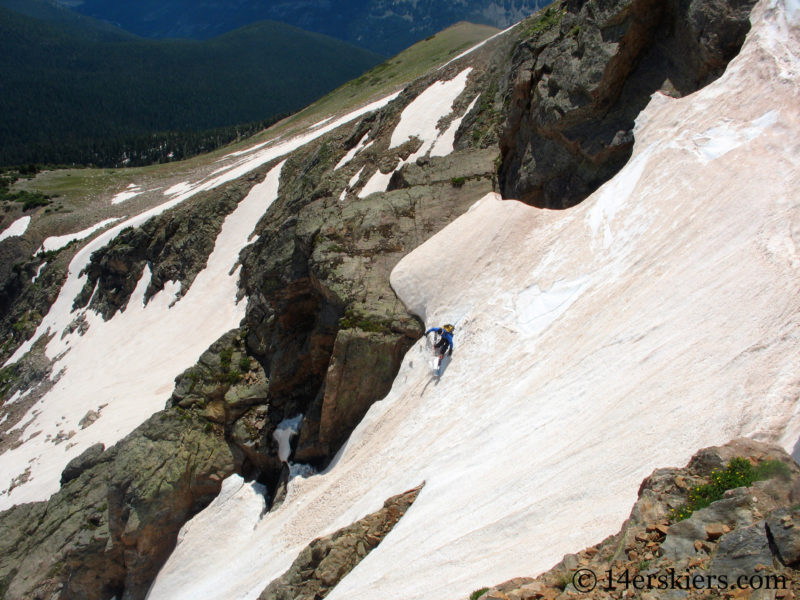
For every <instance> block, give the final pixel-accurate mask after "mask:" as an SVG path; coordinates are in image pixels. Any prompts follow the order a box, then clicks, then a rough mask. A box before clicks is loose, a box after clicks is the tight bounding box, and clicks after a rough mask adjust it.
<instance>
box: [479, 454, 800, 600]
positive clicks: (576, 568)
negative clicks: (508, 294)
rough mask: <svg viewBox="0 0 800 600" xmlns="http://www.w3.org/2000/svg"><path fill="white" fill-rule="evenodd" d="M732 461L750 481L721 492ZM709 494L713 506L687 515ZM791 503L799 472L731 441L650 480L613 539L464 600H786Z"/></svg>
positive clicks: (793, 570)
mask: <svg viewBox="0 0 800 600" xmlns="http://www.w3.org/2000/svg"><path fill="white" fill-rule="evenodd" d="M737 461H746V462H747V463H748V464H749V465H751V466H753V467H754V471H753V472H754V473H758V474H757V475H755V476H754V477H750V478H749V479H748V478H747V477H745V478H742V479H743V480H744V481H750V479H753V478H755V479H757V480H756V481H754V482H752V483H748V484H747V485H744V486H740V487H731V486H733V485H736V483H737V482H738V481H740V478H739V475H738V474H737V473H736V471H737V469H739V467H737V464H742V463H741V462H738V463H737ZM758 465H760V466H761V468H760V469H759V468H758ZM744 467H747V468H744V469H741V470H742V472H744V471H746V472H748V473H749V472H750V467H748V465H744ZM762 478H763V479H762ZM711 487H713V488H715V490H717V491H719V492H720V495H721V498H719V499H718V500H716V501H713V502H711V503H710V504H709V505H708V506H707V507H705V508H697V509H695V510H693V511H692V510H691V503H690V504H689V507H690V508H689V509H687V502H689V501H690V499H691V498H700V497H703V496H707V495H708V494H709V489H710V488H711ZM726 488H729V489H727V491H724V492H722V490H725V489H726ZM714 497H715V496H714ZM799 503H800V467H798V465H797V463H796V462H795V461H794V460H793V459H792V458H791V457H790V456H789V455H788V454H786V452H785V451H784V450H783V449H782V448H780V447H778V446H773V445H770V444H764V443H760V442H755V441H753V440H750V439H737V440H733V441H732V442H729V443H728V444H726V445H724V446H719V447H712V448H706V449H704V450H701V451H699V452H698V453H697V454H695V456H694V457H693V458H692V459H691V461H690V462H689V464H688V465H687V466H686V467H685V468H683V469H674V468H673V469H658V470H656V471H654V472H653V474H652V475H651V476H650V477H648V478H647V479H645V480H644V482H642V485H641V487H640V488H639V499H638V500H637V502H636V504H635V505H634V507H633V510H632V511H631V515H630V517H629V518H628V520H627V521H625V523H624V524H623V526H622V529H621V530H620V532H619V533H617V534H616V535H613V536H610V537H609V538H607V539H605V540H603V541H602V542H600V543H598V544H596V545H594V546H591V547H589V548H586V549H584V550H581V551H580V552H578V553H576V554H568V555H567V556H565V557H564V558H563V560H562V561H561V562H560V563H559V564H557V565H556V566H554V567H553V568H552V569H551V570H550V571H547V572H546V573H543V574H541V575H539V576H538V577H536V578H530V577H520V578H517V579H513V580H511V581H507V582H505V583H503V584H500V585H498V586H495V587H492V588H489V589H486V590H483V591H480V590H476V592H475V594H473V598H480V599H481V600H539V599H549V600H554V599H556V598H558V599H566V598H578V597H590V598H601V599H602V598H607V599H611V598H625V597H641V598H648V599H657V598H687V599H693V598H708V597H716V598H737V599H738V598H752V599H753V600H756V599H759V600H760V599H767V598H769V599H774V598H787V599H788V598H793V597H794V593H795V592H793V591H792V590H796V589H798V585H799V584H800V569H799V568H800V562H798V559H800V554H798V549H800V530H798V529H797V528H796V525H798V524H800V510H798V507H799V506H800V504H799ZM687 514H688V518H683V519H682V517H686V516H687ZM609 576H610V577H609Z"/></svg>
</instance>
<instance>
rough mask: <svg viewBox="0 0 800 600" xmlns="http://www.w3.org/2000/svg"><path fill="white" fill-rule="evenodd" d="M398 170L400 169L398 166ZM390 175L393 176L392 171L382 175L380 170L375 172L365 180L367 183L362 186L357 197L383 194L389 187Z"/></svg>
mask: <svg viewBox="0 0 800 600" xmlns="http://www.w3.org/2000/svg"><path fill="white" fill-rule="evenodd" d="M401 165H402V163H401ZM398 168H400V167H399V166H398ZM392 175H394V171H391V172H390V173H382V172H381V170H380V169H378V170H377V171H375V173H373V175H372V177H370V178H369V179H368V180H367V183H365V184H364V187H363V188H361V191H360V192H358V197H359V198H366V197H367V196H369V195H370V194H376V193H378V192H385V191H386V188H387V187H389V181H391V179H392Z"/></svg>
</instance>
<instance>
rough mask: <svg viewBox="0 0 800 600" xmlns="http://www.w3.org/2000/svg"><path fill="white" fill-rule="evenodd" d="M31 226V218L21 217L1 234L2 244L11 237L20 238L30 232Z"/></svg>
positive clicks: (0, 240)
mask: <svg viewBox="0 0 800 600" xmlns="http://www.w3.org/2000/svg"><path fill="white" fill-rule="evenodd" d="M30 224H31V218H30V217H20V218H19V219H17V220H16V221H14V222H13V223H12V224H11V225H9V226H8V227H7V228H6V229H5V230H4V231H3V233H0V242H2V241H3V240H5V239H7V238H10V237H19V236H21V235H24V234H25V232H26V231H28V225H30Z"/></svg>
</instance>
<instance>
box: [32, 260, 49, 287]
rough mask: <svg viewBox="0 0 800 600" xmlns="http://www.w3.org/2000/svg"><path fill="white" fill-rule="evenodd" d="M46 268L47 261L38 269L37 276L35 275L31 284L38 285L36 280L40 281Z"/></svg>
mask: <svg viewBox="0 0 800 600" xmlns="http://www.w3.org/2000/svg"><path fill="white" fill-rule="evenodd" d="M46 266H47V261H45V262H43V263H42V264H40V265H39V268H38V269H36V275H34V276H33V279H31V283H36V280H37V279H39V275H41V274H42V271H43V270H44V268H45V267H46Z"/></svg>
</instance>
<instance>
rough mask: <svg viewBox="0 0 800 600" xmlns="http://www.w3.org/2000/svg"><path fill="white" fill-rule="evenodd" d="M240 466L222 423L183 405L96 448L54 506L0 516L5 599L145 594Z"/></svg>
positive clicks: (0, 586) (88, 599) (65, 480)
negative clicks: (182, 533) (186, 527)
mask: <svg viewBox="0 0 800 600" xmlns="http://www.w3.org/2000/svg"><path fill="white" fill-rule="evenodd" d="M241 463H242V454H241V452H240V451H238V449H237V448H236V447H233V446H231V445H229V444H228V443H227V442H226V441H225V438H224V435H223V432H222V429H221V427H219V426H216V425H213V424H212V423H211V422H209V421H207V420H204V419H201V418H199V417H198V416H196V415H195V414H194V413H193V412H191V411H187V410H184V409H181V408H177V407H176V408H172V409H169V410H166V411H163V412H160V413H157V414H155V415H154V416H153V417H151V418H150V419H148V421H146V422H145V423H143V424H142V425H141V426H140V427H139V428H137V429H136V430H135V431H134V432H133V433H131V434H130V435H129V436H128V437H126V438H125V439H124V440H122V441H120V442H119V443H118V444H117V445H115V446H114V447H113V448H111V449H109V450H106V451H105V452H103V451H102V450H101V448H99V447H94V446H93V447H91V448H89V449H88V450H86V451H85V452H84V453H83V454H82V455H81V456H80V457H78V459H76V460H74V461H72V462H71V463H70V464H69V465H68V466H67V468H66V469H65V470H64V473H63V475H62V487H61V490H60V491H59V492H58V493H56V494H55V495H54V496H52V498H50V500H48V501H47V502H36V503H33V504H22V505H18V506H15V507H14V508H12V509H10V510H8V511H5V512H3V513H0V531H2V532H3V535H2V536H0V597H3V598H6V599H7V600H14V599H35V598H41V599H48V600H49V599H55V598H63V599H65V600H66V599H74V598H82V599H85V600H107V599H108V598H111V597H113V596H117V597H118V598H120V599H122V598H124V599H130V600H133V599H138V598H144V596H145V594H146V593H147V590H148V588H149V586H150V582H151V581H152V579H153V578H154V577H155V575H156V573H157V572H158V569H159V568H160V567H161V565H162V564H163V562H164V560H166V558H167V556H169V553H170V552H171V551H172V549H173V547H174V546H175V541H176V539H177V535H178V530H179V529H180V527H181V526H182V525H183V523H184V522H185V521H186V520H187V519H189V518H190V517H191V516H192V515H194V514H195V513H196V512H197V511H198V510H200V509H201V508H203V507H204V506H205V505H207V504H208V502H210V501H211V500H212V499H213V498H214V497H215V496H216V495H217V493H218V492H219V489H220V485H221V482H222V480H223V479H224V478H225V477H227V476H228V475H230V474H232V473H233V472H235V471H237V470H238V469H240V467H241Z"/></svg>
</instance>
